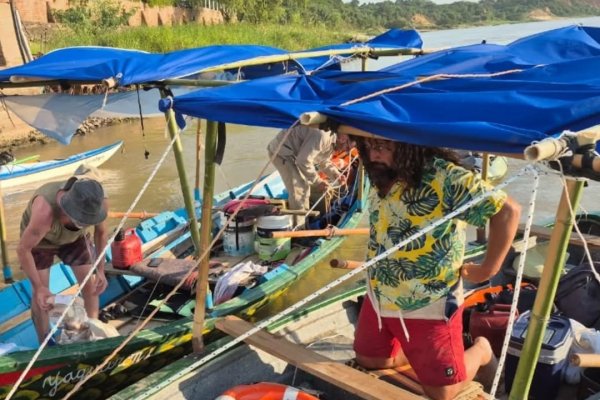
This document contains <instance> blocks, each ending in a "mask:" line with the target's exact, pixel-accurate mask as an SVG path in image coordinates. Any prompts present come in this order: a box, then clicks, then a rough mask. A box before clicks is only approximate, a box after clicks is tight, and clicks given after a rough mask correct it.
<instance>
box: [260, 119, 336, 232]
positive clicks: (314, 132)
mask: <svg viewBox="0 0 600 400" xmlns="http://www.w3.org/2000/svg"><path fill="white" fill-rule="evenodd" d="M286 133H287V130H282V131H281V132H279V133H278V134H277V135H276V136H275V138H274V139H273V140H271V142H270V143H269V145H268V146H267V150H268V153H269V157H270V158H271V159H273V165H275V168H277V171H279V174H280V175H281V179H282V180H283V183H284V185H285V188H286V189H287V191H288V203H289V208H290V209H291V210H305V211H306V210H308V209H309V208H310V205H309V199H310V188H311V185H315V186H316V187H318V188H319V190H322V191H326V190H328V189H329V187H330V183H329V182H334V181H336V180H338V183H344V182H341V180H343V176H341V174H340V171H339V170H338V169H337V168H336V167H335V165H334V164H333V163H332V161H331V155H332V154H333V151H334V150H335V148H336V138H337V137H336V134H335V133H333V132H330V131H324V130H321V129H318V128H313V127H310V126H306V125H296V126H294V127H292V128H290V132H289V134H288V135H287V137H286ZM284 139H285V140H284ZM282 142H283V143H282ZM280 144H281V146H280ZM278 148H279V151H277V150H278ZM320 171H322V172H324V173H325V174H326V175H327V177H328V178H329V181H327V180H325V179H322V178H321V177H320V176H319V172H320ZM304 219H305V218H304V217H303V216H296V220H295V225H296V226H298V225H303V224H304Z"/></svg>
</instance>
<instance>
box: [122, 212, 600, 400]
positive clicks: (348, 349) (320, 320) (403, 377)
mask: <svg viewBox="0 0 600 400" xmlns="http://www.w3.org/2000/svg"><path fill="white" fill-rule="evenodd" d="M578 224H579V227H580V229H581V231H582V233H584V234H588V235H591V236H595V237H597V235H599V234H600V215H599V214H593V213H592V214H586V215H585V216H581V217H580V218H579V219H578ZM551 226H552V224H551V223H550V222H548V223H547V224H545V225H543V226H534V229H533V230H532V232H534V233H532V235H533V234H537V238H538V243H543V242H544V240H548V236H547V234H546V232H547V231H549V230H550V228H551ZM471 246H473V244H471ZM581 247H582V246H581V245H580V243H579V241H578V239H577V238H576V237H575V235H573V238H572V240H571V244H570V246H569V254H570V257H569V259H568V260H567V263H575V262H580V260H581V256H582V248H581ZM471 249H472V250H470V255H468V257H469V258H472V257H477V256H479V255H480V254H481V248H476V247H471ZM514 257H515V252H514V251H512V252H511V253H509V255H508V256H507V259H506V261H505V265H504V266H503V269H507V268H511V267H510V266H511V264H512V261H513V259H514ZM496 279H498V280H503V281H502V282H501V283H507V281H506V279H510V275H505V274H504V273H500V274H499V275H498V276H497V278H496ZM497 283H498V282H496V283H493V285H495V284H497ZM478 289H479V288H478ZM484 289H485V288H484ZM466 293H467V295H471V294H474V293H478V290H467V292H466ZM364 294H365V290H364V287H363V286H357V287H353V288H350V289H347V290H345V291H343V292H342V293H339V294H337V295H334V296H331V297H329V298H325V299H324V300H321V301H319V302H313V303H311V304H309V305H307V306H306V307H305V308H301V309H299V310H298V311H296V312H294V313H292V314H290V315H288V316H285V317H283V318H282V319H280V320H279V321H277V322H275V323H273V324H271V325H269V326H268V327H267V330H268V331H269V332H277V334H278V336H281V337H284V338H285V339H286V341H285V342H283V343H285V344H283V343H282V342H280V341H279V340H280V339H274V338H270V339H269V338H266V337H264V336H260V335H262V334H263V333H258V334H257V335H258V337H257V338H255V339H253V337H250V338H249V339H247V340H246V341H247V342H248V343H250V344H252V345H253V346H252V347H251V346H248V345H247V344H242V345H239V346H237V347H233V348H232V349H230V350H228V351H226V352H224V353H223V354H221V355H219V356H217V357H216V358H214V359H212V360H210V361H208V362H206V363H205V364H203V365H199V366H196V364H197V362H198V357H184V358H182V359H180V360H177V361H176V362H174V363H172V364H170V365H168V366H165V367H164V368H162V369H160V370H159V371H157V372H155V373H153V374H151V375H149V376H147V377H145V378H144V379H142V380H140V381H139V382H137V383H136V384H133V385H131V386H130V387H128V388H126V389H124V390H122V391H120V392H119V393H117V394H115V395H113V396H111V397H110V399H111V400H134V399H135V400H142V399H152V400H159V399H165V398H168V399H189V398H202V399H215V398H217V397H218V396H219V395H221V394H222V393H224V392H225V391H226V390H228V389H230V388H232V387H234V386H237V385H247V384H251V383H255V382H277V383H281V384H285V385H292V386H293V385H296V386H297V385H298V383H303V384H305V383H308V386H310V388H311V389H313V390H316V391H320V392H321V393H325V394H326V396H327V398H334V399H338V398H340V399H341V398H343V399H358V398H377V397H376V396H377V395H375V394H374V393H375V392H374V390H373V388H374V386H373V385H379V384H381V383H380V381H374V382H375V383H373V382H372V383H371V386H368V388H369V390H371V391H372V393H371V394H373V396H374V397H368V396H369V394H368V393H367V394H365V393H364V392H362V397H361V396H356V395H354V394H351V393H349V392H348V391H346V390H350V391H351V392H352V393H361V392H360V390H361V388H360V387H358V388H357V387H354V385H353V384H349V382H351V380H349V378H348V376H347V375H345V374H346V373H347V369H346V368H345V366H343V365H341V364H343V363H345V362H348V361H349V360H351V359H352V358H353V357H354V353H353V351H352V340H353V334H354V328H355V323H356V319H357V313H358V310H359V307H358V303H359V298H360V296H363V295H364ZM228 319H230V317H226V318H225V320H228ZM240 324H241V323H240V322H238V321H235V320H233V321H232V320H229V321H226V322H223V319H221V320H219V321H218V322H217V325H218V326H220V327H221V326H223V325H225V326H228V327H229V329H227V330H228V331H231V330H233V331H237V335H236V336H239V334H240V333H241V332H242V331H244V329H242V328H240V326H241V325H240ZM236 326H237V328H236ZM231 340H232V338H231V337H227V338H221V339H219V340H218V341H217V342H214V343H211V344H210V345H209V346H208V347H207V350H206V354H209V353H210V352H212V351H215V350H217V349H219V348H220V347H222V346H223V345H225V344H226V343H228V342H229V341H231ZM288 341H289V342H292V343H294V344H299V345H301V346H302V347H303V348H304V349H306V348H308V349H313V350H314V352H316V353H318V355H317V356H315V355H314V354H312V355H311V354H308V353H306V354H305V353H303V351H304V350H303V349H297V348H296V349H295V350H293V351H290V352H289V353H286V349H288V348H287V343H288ZM269 342H274V343H275V346H271V347H272V348H271V349H270V350H269V351H263V350H262V349H263V345H264V344H265V343H267V347H269V344H268V343H269ZM273 354H275V355H273ZM323 356H325V357H327V358H328V359H330V360H333V361H335V362H337V363H333V364H332V365H333V366H332V365H329V364H328V366H327V373H328V374H331V375H333V377H329V378H327V379H325V381H328V383H324V380H323V374H324V372H323V371H321V370H319V368H316V367H314V366H315V365H318V364H322V363H324V362H328V361H327V360H323V359H320V358H315V357H323ZM306 360H308V361H306ZM304 361H306V362H304ZM310 361H313V362H312V363H311V362H310ZM338 364H340V365H338ZM306 371H309V372H310V373H309V372H306ZM411 371H412V370H411V369H410V368H408V367H407V368H405V369H404V370H403V373H402V374H398V373H397V371H396V372H394V371H391V370H383V371H371V372H372V373H371V375H375V376H378V377H381V376H384V375H387V376H388V378H389V376H390V375H392V376H393V378H392V380H393V381H395V382H397V383H400V386H401V387H402V388H403V389H404V390H405V391H406V390H407V391H409V392H413V393H412V394H411V393H405V396H406V397H397V398H415V397H411V396H414V394H420V393H421V392H420V390H421V389H420V386H419V384H418V382H417V380H416V376H415V375H414V372H411ZM315 374H316V375H318V376H319V378H321V379H318V378H315ZM338 377H339V379H340V380H342V381H344V382H342V383H341V388H340V387H338V386H336V383H337V384H338V385H339V384H340V382H339V381H338V380H337V378H338ZM344 377H346V378H344ZM360 379H363V378H360ZM365 379H366V378H365ZM332 380H333V381H336V383H332V382H331V381H332ZM357 382H358V380H357ZM361 382H362V381H361ZM362 384H364V383H361V384H359V386H360V385H362ZM344 389H345V390H344ZM469 390H470V391H471V392H472V393H473V394H474V395H476V394H478V393H479V394H480V393H481V388H480V387H479V386H478V384H473V385H470V386H469ZM573 396H574V394H573V387H569V386H568V385H565V387H564V388H561V391H560V393H559V399H568V398H574V397H573ZM417 398H421V397H417ZM461 398H476V397H468V396H467V397H461Z"/></svg>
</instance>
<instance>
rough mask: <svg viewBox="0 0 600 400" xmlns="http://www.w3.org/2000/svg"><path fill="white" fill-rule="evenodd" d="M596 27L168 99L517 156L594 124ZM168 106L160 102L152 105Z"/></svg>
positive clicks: (598, 87)
mask: <svg viewBox="0 0 600 400" xmlns="http://www.w3.org/2000/svg"><path fill="white" fill-rule="evenodd" d="M599 32H600V31H599V30H598V29H596V28H586V27H579V26H572V27H567V28H561V29H557V30H552V31H548V32H543V33H541V34H536V35H533V36H530V37H527V38H524V39H521V40H519V41H516V42H514V43H512V44H510V45H508V46H496V45H487V44H486V45H480V46H466V47H462V48H457V49H455V50H453V51H450V52H448V51H445V52H443V53H439V54H438V53H436V54H432V55H430V56H425V57H422V58H418V59H416V60H415V61H412V62H411V61H409V62H408V63H403V64H399V65H398V66H396V67H392V68H388V69H387V70H385V71H376V72H363V73H344V72H328V73H324V74H317V75H316V76H280V77H271V78H265V79H259V80H255V81H251V82H244V83H240V84H236V85H233V86H229V87H221V88H214V89H209V90H200V91H196V92H193V93H190V94H187V95H183V96H179V97H175V99H174V102H173V108H174V109H175V111H176V112H177V113H180V114H186V115H192V116H196V117H201V118H208V119H213V120H217V121H223V122H233V123H243V124H247V125H262V126H271V127H280V128H284V127H289V126H290V125H291V124H292V123H294V121H296V119H297V118H298V117H299V116H300V115H301V114H302V113H304V112H307V111H318V112H321V113H323V114H325V115H328V116H330V117H331V118H332V119H334V120H336V121H338V122H341V123H343V124H347V125H350V126H354V127H356V128H359V129H363V130H365V131H368V132H372V133H374V134H377V135H381V136H384V137H387V138H390V139H395V140H401V141H405V142H409V143H415V144H421V145H430V146H448V147H455V148H463V149H467V150H477V151H489V152H513V153H520V152H522V151H523V149H524V147H525V146H527V145H529V144H531V143H532V142H533V141H537V140H541V139H543V138H545V137H547V136H548V135H556V134H559V133H561V132H562V131H563V130H564V129H571V130H579V129H583V128H587V127H590V126H593V125H596V124H599V123H600V79H599V78H598V76H597V73H598V71H600V46H599V45H598V41H597V40H596V38H597V37H599V36H600V35H599ZM476 49H479V51H475V50H476ZM536 49H537V50H536ZM534 50H535V51H534ZM528 52H531V53H528ZM444 54H446V55H447V56H446V57H444ZM465 54H468V57H467V56H465ZM424 59H428V60H430V61H429V63H425V62H422V60H424ZM407 65H408V66H410V65H412V66H413V67H412V69H411V68H410V67H407ZM515 66H520V68H524V70H523V71H521V72H515V73H511V74H507V75H503V76H498V77H476V78H453V79H444V80H435V81H431V82H427V83H420V84H416V85H410V86H408V87H404V88H401V89H396V90H393V91H391V92H389V93H386V94H379V95H376V96H374V97H372V98H369V99H364V100H362V101H359V102H356V103H354V104H351V105H349V104H345V103H346V102H349V101H353V100H356V99H359V98H361V97H363V96H367V95H371V94H373V93H377V92H378V91H380V90H386V89H390V88H399V87H401V86H403V85H406V84H407V83H410V82H413V81H414V79H415V78H417V77H421V76H424V75H429V74H430V73H439V72H449V73H461V74H471V73H481V72H485V71H490V72H499V71H503V70H505V69H514V68H515ZM428 71H430V72H428ZM169 106H170V105H168V104H166V103H165V102H163V103H162V104H161V108H162V109H164V108H165V107H169Z"/></svg>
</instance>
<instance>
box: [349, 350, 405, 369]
mask: <svg viewBox="0 0 600 400" xmlns="http://www.w3.org/2000/svg"><path fill="white" fill-rule="evenodd" d="M356 361H357V362H358V363H359V364H360V365H362V366H363V367H365V368H367V369H386V368H396V367H400V366H402V365H406V364H408V360H407V359H406V356H405V355H404V352H403V351H400V353H398V355H397V356H395V357H389V358H380V357H366V356H361V355H360V354H358V353H357V354H356Z"/></svg>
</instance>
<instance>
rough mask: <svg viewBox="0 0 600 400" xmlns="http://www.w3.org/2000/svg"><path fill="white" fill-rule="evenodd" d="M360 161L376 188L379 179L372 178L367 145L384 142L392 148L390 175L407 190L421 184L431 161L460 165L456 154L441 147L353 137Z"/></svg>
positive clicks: (371, 164)
mask: <svg viewBox="0 0 600 400" xmlns="http://www.w3.org/2000/svg"><path fill="white" fill-rule="evenodd" d="M354 140H356V143H357V147H358V151H359V155H360V159H361V161H362V163H363V165H364V167H365V171H366V172H367V175H369V178H370V179H371V181H372V182H373V183H374V184H375V185H376V186H377V184H376V183H377V181H378V180H380V179H379V178H380V177H376V176H373V175H374V174H373V170H374V168H373V163H372V162H371V161H370V160H369V157H368V155H369V152H368V150H367V149H368V143H369V142H371V143H373V142H386V143H388V144H391V145H393V146H394V163H393V165H392V166H391V168H390V173H392V174H393V175H394V177H393V179H394V180H395V181H399V182H403V183H405V184H406V186H407V188H409V189H410V188H414V187H416V186H417V185H419V183H420V182H421V177H422V175H423V171H424V169H425V168H426V167H427V164H428V163H429V162H431V160H432V159H433V158H434V157H436V158H442V159H445V160H447V161H450V162H452V163H455V164H457V165H460V161H459V160H460V159H459V156H458V154H457V153H456V152H455V151H453V150H450V149H447V148H442V147H427V146H419V145H415V144H408V143H403V142H395V141H390V140H384V139H370V138H365V137H360V136H359V137H355V138H354Z"/></svg>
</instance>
